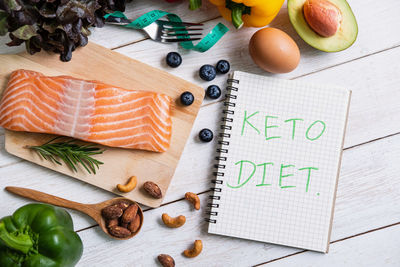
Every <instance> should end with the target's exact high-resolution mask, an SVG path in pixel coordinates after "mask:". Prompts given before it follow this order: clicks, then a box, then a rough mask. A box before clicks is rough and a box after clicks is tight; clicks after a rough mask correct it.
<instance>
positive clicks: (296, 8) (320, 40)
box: [287, 0, 358, 52]
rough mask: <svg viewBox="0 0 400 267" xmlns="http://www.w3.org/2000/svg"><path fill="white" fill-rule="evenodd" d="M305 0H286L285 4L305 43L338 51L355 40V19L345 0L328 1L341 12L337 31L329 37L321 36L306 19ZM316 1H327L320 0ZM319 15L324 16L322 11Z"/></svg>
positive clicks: (326, 50)
mask: <svg viewBox="0 0 400 267" xmlns="http://www.w3.org/2000/svg"><path fill="white" fill-rule="evenodd" d="M307 1H309V0H288V4H287V6H288V13H289V19H290V22H291V23H292V25H293V27H294V29H295V30H296V32H297V33H298V34H299V35H300V37H301V38H302V39H303V40H304V41H305V42H306V43H308V44H309V45H311V46H312V47H314V48H316V49H318V50H321V51H325V52H338V51H342V50H345V49H346V48H348V47H350V46H351V45H352V44H353V43H354V42H355V40H356V39H357V34H358V26H357V21H356V18H355V16H354V14H353V11H352V10H351V8H350V6H349V4H348V3H347V1H346V0H329V1H328V2H329V3H330V4H333V5H334V6H336V7H337V9H339V11H340V13H341V17H340V20H341V21H340V24H339V26H338V28H337V31H336V32H335V33H334V34H333V35H332V36H330V37H323V36H321V35H320V34H318V33H317V32H315V31H314V30H313V28H311V27H310V24H309V22H307V21H306V19H305V16H304V12H303V7H304V4H305V3H306V2H307ZM314 2H315V1H314ZM317 2H327V1H325V0H322V1H317ZM329 3H328V4H329ZM321 17H322V18H324V17H323V15H322V13H321ZM314 29H315V27H314Z"/></svg>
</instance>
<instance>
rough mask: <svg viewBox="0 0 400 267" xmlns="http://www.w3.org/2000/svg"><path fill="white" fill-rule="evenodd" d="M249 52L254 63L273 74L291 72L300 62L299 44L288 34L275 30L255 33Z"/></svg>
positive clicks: (269, 29) (266, 29)
mask: <svg viewBox="0 0 400 267" xmlns="http://www.w3.org/2000/svg"><path fill="white" fill-rule="evenodd" d="M249 52H250V56H251V58H252V59H253V61H254V63H256V64H257V65H258V66H259V67H260V68H262V69H263V70H266V71H268V72H272V73H286V72H291V71H292V70H294V69H295V68H296V67H297V65H299V62H300V50H299V47H298V46H297V44H296V43H295V42H294V41H293V39H292V38H291V37H290V36H289V35H288V34H286V33H285V32H283V31H281V30H278V29H275V28H264V29H261V30H258V31H257V32H256V33H254V34H253V36H252V37H251V39H250V43H249Z"/></svg>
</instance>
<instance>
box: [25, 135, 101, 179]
mask: <svg viewBox="0 0 400 267" xmlns="http://www.w3.org/2000/svg"><path fill="white" fill-rule="evenodd" d="M59 138H62V136H58V137H56V138H54V139H52V140H50V141H48V142H46V143H44V144H43V145H40V146H28V148H29V149H32V150H34V151H36V152H37V153H38V154H39V155H40V156H42V157H43V158H44V159H45V160H49V161H52V162H55V163H57V164H59V165H62V163H61V161H60V160H62V161H63V162H64V163H65V164H67V165H68V166H69V167H70V168H71V169H72V170H73V171H75V172H76V171H77V166H78V165H79V164H81V165H82V166H83V167H84V168H85V169H86V171H87V172H88V173H92V172H93V173H94V174H96V168H97V169H99V165H101V164H104V163H103V162H101V161H99V160H97V159H94V158H92V157H91V156H93V155H98V154H102V153H103V152H104V150H101V149H100V148H98V147H95V146H93V145H80V144H77V143H75V140H74V139H71V140H68V141H64V142H61V141H60V142H54V141H55V140H56V139H59Z"/></svg>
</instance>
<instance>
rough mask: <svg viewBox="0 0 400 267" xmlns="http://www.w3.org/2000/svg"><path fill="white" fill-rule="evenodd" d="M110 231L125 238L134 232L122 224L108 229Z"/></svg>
mask: <svg viewBox="0 0 400 267" xmlns="http://www.w3.org/2000/svg"><path fill="white" fill-rule="evenodd" d="M108 232H109V233H110V234H111V235H113V236H115V237H119V238H125V237H128V236H130V235H131V234H132V233H131V231H129V230H128V229H126V228H124V227H121V226H112V227H110V228H109V229H108Z"/></svg>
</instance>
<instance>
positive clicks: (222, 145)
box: [205, 79, 239, 223]
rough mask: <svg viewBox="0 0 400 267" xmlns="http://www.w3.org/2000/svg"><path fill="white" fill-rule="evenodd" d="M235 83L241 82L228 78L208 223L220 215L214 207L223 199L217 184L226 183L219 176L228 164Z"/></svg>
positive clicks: (234, 104)
mask: <svg viewBox="0 0 400 267" xmlns="http://www.w3.org/2000/svg"><path fill="white" fill-rule="evenodd" d="M234 83H236V84H239V80H236V79H228V86H227V87H226V90H227V91H228V93H227V94H226V95H225V97H226V99H227V100H226V101H225V102H224V106H225V107H227V109H224V110H223V111H222V114H223V117H222V119H221V121H222V124H221V127H220V128H221V133H219V135H218V137H220V138H221V139H220V140H218V144H219V147H218V148H217V149H216V151H217V154H218V156H216V157H215V160H217V161H218V163H217V164H214V168H215V169H217V170H216V171H215V172H213V174H214V176H215V179H212V180H211V183H213V184H214V186H213V187H212V188H210V189H211V191H213V194H212V195H210V196H209V199H210V200H211V202H210V203H208V204H207V207H209V208H210V209H209V210H208V211H207V212H206V213H207V214H208V215H209V218H206V219H205V221H206V222H208V223H217V219H214V218H211V217H215V216H218V212H217V211H215V210H212V209H217V208H219V204H218V203H216V201H218V200H221V196H220V195H218V194H217V193H221V192H222V188H221V187H217V185H222V184H223V183H224V181H223V180H221V179H219V177H224V175H225V173H224V172H223V170H224V169H225V168H226V165H225V164H224V162H225V161H226V160H227V157H226V156H225V155H224V154H227V153H228V149H227V148H226V146H229V141H227V139H229V138H230V137H231V134H230V133H229V131H231V130H232V125H228V123H229V124H230V123H233V118H232V117H229V115H234V114H235V111H234V110H231V109H229V107H235V106H236V103H234V102H233V100H236V99H237V95H235V94H233V93H234V92H237V91H238V90H239V88H238V87H235V86H232V85H233V84H234Z"/></svg>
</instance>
